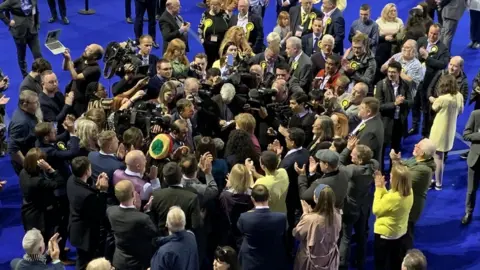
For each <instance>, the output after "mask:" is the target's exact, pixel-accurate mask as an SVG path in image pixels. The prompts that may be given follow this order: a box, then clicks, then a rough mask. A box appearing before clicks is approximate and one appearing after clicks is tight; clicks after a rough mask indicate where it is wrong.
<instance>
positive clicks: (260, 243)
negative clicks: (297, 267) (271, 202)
mask: <svg viewBox="0 0 480 270" xmlns="http://www.w3.org/2000/svg"><path fill="white" fill-rule="evenodd" d="M237 227H238V230H239V231H240V232H241V233H242V235H243V242H242V246H241V248H240V252H239V259H240V264H241V266H242V269H243V270H257V269H258V270H265V269H276V270H282V269H286V268H287V267H286V263H285V259H286V258H285V256H284V254H285V247H284V234H285V232H286V231H287V217H286V215H285V214H284V213H277V212H271V211H270V209H268V208H267V209H255V210H252V211H249V212H245V213H243V214H241V215H240V218H239V219H238V222H237Z"/></svg>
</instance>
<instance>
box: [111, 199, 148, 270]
mask: <svg viewBox="0 0 480 270" xmlns="http://www.w3.org/2000/svg"><path fill="white" fill-rule="evenodd" d="M107 216H108V220H109V221H110V224H111V226H112V230H113V234H114V235H115V247H116V249H115V253H114V255H113V262H112V264H113V266H114V267H115V269H119V270H123V269H125V270H130V269H131V270H136V269H138V270H144V269H147V268H148V267H149V266H150V259H151V258H152V255H153V245H152V239H153V238H155V236H156V233H157V230H156V228H155V225H154V224H153V222H152V220H151V219H150V217H149V216H148V215H147V214H145V213H142V212H140V211H138V210H137V209H135V208H125V207H122V206H111V207H109V208H108V209H107Z"/></svg>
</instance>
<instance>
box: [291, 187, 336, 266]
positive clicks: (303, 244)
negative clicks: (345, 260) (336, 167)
mask: <svg viewBox="0 0 480 270" xmlns="http://www.w3.org/2000/svg"><path fill="white" fill-rule="evenodd" d="M313 200H314V201H315V203H316V204H315V208H314V209H312V207H311V206H310V205H309V204H308V203H307V202H305V201H301V202H302V209H303V215H302V217H301V218H300V221H299V222H298V224H297V226H296V227H295V229H293V236H294V237H295V238H296V239H297V240H299V241H300V246H299V248H298V251H297V255H296V257H295V264H294V269H295V270H304V269H325V270H330V269H338V267H339V263H340V257H339V255H338V253H339V252H338V245H337V241H338V238H339V236H340V229H341V228H342V226H341V225H342V223H341V221H342V216H341V215H340V212H339V210H337V209H336V208H335V193H334V192H333V190H332V188H331V187H329V186H328V185H324V184H320V185H318V186H317V187H316V188H315V191H314V195H313Z"/></svg>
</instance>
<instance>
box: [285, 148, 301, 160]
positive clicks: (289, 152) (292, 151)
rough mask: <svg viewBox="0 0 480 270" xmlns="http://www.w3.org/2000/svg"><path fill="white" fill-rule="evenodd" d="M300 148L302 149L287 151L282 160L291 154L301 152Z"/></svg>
mask: <svg viewBox="0 0 480 270" xmlns="http://www.w3.org/2000/svg"><path fill="white" fill-rule="evenodd" d="M302 148H303V147H301V146H300V147H299V148H295V149H291V150H289V151H288V152H287V154H286V155H285V157H284V158H286V157H287V156H288V155H291V154H293V153H295V152H298V151H300V150H302Z"/></svg>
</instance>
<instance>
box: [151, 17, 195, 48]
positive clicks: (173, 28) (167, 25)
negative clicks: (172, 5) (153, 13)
mask: <svg viewBox="0 0 480 270" xmlns="http://www.w3.org/2000/svg"><path fill="white" fill-rule="evenodd" d="M179 17H180V16H179ZM180 19H181V20H183V19H182V17H180ZM158 25H159V26H160V31H161V32H162V39H163V53H165V51H166V50H167V47H168V43H169V42H170V41H172V40H174V39H176V38H179V39H181V40H183V42H185V47H186V50H185V51H187V52H188V51H189V48H188V33H184V34H182V33H180V26H178V24H177V21H176V19H175V17H173V16H172V14H170V12H168V11H164V12H163V13H162V15H161V16H160V19H159V20H158Z"/></svg>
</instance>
